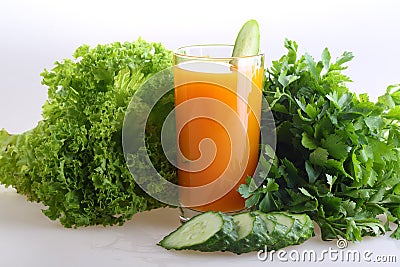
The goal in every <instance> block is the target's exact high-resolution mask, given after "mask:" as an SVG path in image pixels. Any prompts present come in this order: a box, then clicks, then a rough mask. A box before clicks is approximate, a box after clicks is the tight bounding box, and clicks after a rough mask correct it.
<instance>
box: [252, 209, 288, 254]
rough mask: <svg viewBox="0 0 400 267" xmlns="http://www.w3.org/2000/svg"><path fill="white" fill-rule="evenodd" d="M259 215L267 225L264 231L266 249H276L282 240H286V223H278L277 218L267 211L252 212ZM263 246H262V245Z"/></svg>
mask: <svg viewBox="0 0 400 267" xmlns="http://www.w3.org/2000/svg"><path fill="white" fill-rule="evenodd" d="M254 213H255V214H256V215H257V216H259V217H260V218H261V219H262V220H263V221H264V222H265V224H266V226H267V233H265V237H266V241H265V244H264V245H266V246H267V249H268V250H278V249H280V248H282V247H280V244H281V242H282V240H286V233H287V232H288V228H287V226H286V225H283V224H280V223H279V222H278V221H277V219H276V218H275V217H274V216H272V215H270V214H269V213H263V212H260V211H256V212H254ZM263 248H264V247H263Z"/></svg>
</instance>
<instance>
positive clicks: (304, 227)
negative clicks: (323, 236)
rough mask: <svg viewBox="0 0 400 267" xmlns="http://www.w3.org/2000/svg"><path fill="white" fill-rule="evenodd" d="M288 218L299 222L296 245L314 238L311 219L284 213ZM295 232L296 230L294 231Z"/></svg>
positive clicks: (306, 216) (304, 215)
mask: <svg viewBox="0 0 400 267" xmlns="http://www.w3.org/2000/svg"><path fill="white" fill-rule="evenodd" d="M285 214H286V215H288V216H291V217H292V218H293V219H295V220H296V221H298V222H299V224H300V226H299V227H300V228H301V229H297V230H298V231H297V235H298V243H299V244H300V243H303V242H304V241H306V240H307V239H309V238H310V237H312V236H314V223H313V222H312V220H311V218H310V217H309V216H308V215H307V214H304V213H303V214H294V213H285ZM295 230H296V229H295Z"/></svg>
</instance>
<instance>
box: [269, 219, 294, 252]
mask: <svg viewBox="0 0 400 267" xmlns="http://www.w3.org/2000/svg"><path fill="white" fill-rule="evenodd" d="M269 216H272V217H273V218H275V220H274V221H275V222H276V223H277V224H281V225H283V226H284V228H285V229H286V233H285V238H284V239H281V240H279V242H277V243H276V244H275V249H280V248H284V247H287V246H290V245H296V244H297V243H298V239H299V238H298V232H299V231H300V229H301V224H300V222H299V221H296V220H295V219H293V218H292V217H291V216H288V215H286V214H285V213H282V212H271V213H269Z"/></svg>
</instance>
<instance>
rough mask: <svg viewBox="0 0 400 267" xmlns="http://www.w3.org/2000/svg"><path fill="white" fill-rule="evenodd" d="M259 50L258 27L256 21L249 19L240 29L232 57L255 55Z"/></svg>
mask: <svg viewBox="0 0 400 267" xmlns="http://www.w3.org/2000/svg"><path fill="white" fill-rule="evenodd" d="M259 51H260V27H259V26H258V23H257V21H255V20H254V19H251V20H249V21H247V22H246V23H245V24H244V25H243V26H242V28H241V29H240V31H239V33H238V35H237V37H236V41H235V46H234V47H233V52H232V57H245V56H254V55H257V54H258V52H259Z"/></svg>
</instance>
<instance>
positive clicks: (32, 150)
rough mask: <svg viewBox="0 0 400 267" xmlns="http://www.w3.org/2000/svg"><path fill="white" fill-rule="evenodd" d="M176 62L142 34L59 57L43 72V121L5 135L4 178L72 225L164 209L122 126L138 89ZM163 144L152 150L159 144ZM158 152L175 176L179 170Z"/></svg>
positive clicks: (0, 171)
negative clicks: (139, 179) (132, 156)
mask: <svg viewBox="0 0 400 267" xmlns="http://www.w3.org/2000/svg"><path fill="white" fill-rule="evenodd" d="M171 65H172V53H171V52H170V51H169V50H167V49H166V48H164V47H163V46H162V45H161V44H159V43H147V42H146V41H144V40H142V39H138V40H137V41H135V42H125V43H119V42H116V43H112V44H106V45H98V46H96V47H94V48H90V47H89V46H87V45H84V46H81V47H79V48H78V49H77V50H76V51H75V53H74V59H65V60H63V61H61V62H56V63H55V67H54V68H53V69H52V70H51V71H48V70H45V71H44V72H43V73H42V74H41V75H42V76H43V81H42V83H43V84H44V85H46V86H47V87H48V100H47V101H46V103H45V104H44V106H43V120H42V121H40V122H39V123H38V125H37V127H36V128H34V129H32V130H31V131H29V132H26V133H23V134H21V135H18V136H10V135H8V134H7V133H6V132H5V131H4V130H3V131H2V132H1V134H0V144H1V146H0V166H1V168H0V183H3V184H6V185H12V186H13V187H15V188H16V189H17V190H18V192H19V193H21V194H25V195H27V197H28V198H29V199H30V200H33V201H39V202H42V203H43V204H44V205H45V206H47V209H45V210H44V211H43V212H44V214H45V215H47V216H48V217H49V218H50V219H53V220H55V219H59V220H60V222H61V223H62V224H63V225H64V226H66V227H79V226H87V225H96V224H102V225H114V224H122V223H123V222H124V221H126V220H127V219H130V218H131V217H132V215H133V214H135V213H136V212H139V211H144V210H149V209H152V208H157V207H161V206H163V204H162V203H159V202H157V201H156V200H154V199H153V198H151V197H150V196H148V195H147V194H145V193H144V192H143V191H142V190H141V189H140V187H139V186H137V185H136V184H135V182H134V179H133V178H132V176H131V174H130V172H129V170H128V168H127V166H126V163H125V159H124V155H123V151H122V144H121V131H122V125H123V120H124V115H125V111H126V108H127V106H128V104H129V102H130V100H131V97H132V96H133V95H134V93H135V91H136V90H137V88H138V87H140V85H141V84H142V83H143V82H144V81H145V80H146V79H147V78H148V77H149V76H151V75H152V74H154V73H157V72H159V71H161V70H163V69H165V68H167V67H169V66H171ZM169 104H170V106H171V108H173V102H172V103H169ZM157 142H158V140H154V142H153V143H152V144H150V145H149V146H148V149H150V150H152V149H153V150H158V149H160V146H159V145H158V144H157ZM3 143H4V144H3ZM152 152H153V153H150V154H151V155H152V157H153V158H152V160H154V161H155V162H156V164H158V165H159V166H161V165H163V166H166V167H164V170H163V172H164V173H168V174H169V175H167V177H168V178H169V179H171V180H174V179H175V178H176V175H175V169H173V168H172V167H171V166H170V165H169V164H163V162H164V161H165V160H166V159H165V158H164V156H163V154H162V153H157V152H156V151H152ZM140 167H141V166H140V165H138V168H140ZM143 167H145V166H143Z"/></svg>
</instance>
